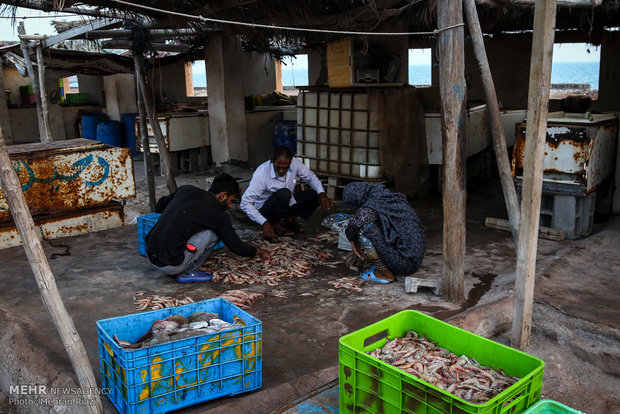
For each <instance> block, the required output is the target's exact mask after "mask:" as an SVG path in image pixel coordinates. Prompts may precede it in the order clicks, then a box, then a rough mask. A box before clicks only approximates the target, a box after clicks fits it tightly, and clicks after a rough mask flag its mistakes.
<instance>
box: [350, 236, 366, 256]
mask: <svg viewBox="0 0 620 414" xmlns="http://www.w3.org/2000/svg"><path fill="white" fill-rule="evenodd" d="M351 246H353V252H355V255H356V256H357V257H359V258H360V259H361V260H362V261H364V260H367V259H368V257H367V256H366V253H364V250H363V249H362V244H361V243H360V241H359V239H358V240H355V241H354V242H353V243H351Z"/></svg>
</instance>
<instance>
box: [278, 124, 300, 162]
mask: <svg viewBox="0 0 620 414" xmlns="http://www.w3.org/2000/svg"><path fill="white" fill-rule="evenodd" d="M273 146H274V147H278V146H283V147H289V148H290V149H291V151H292V152H293V155H295V153H297V121H277V122H276V126H275V128H274V134H273Z"/></svg>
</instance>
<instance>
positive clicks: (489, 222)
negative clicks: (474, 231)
mask: <svg viewBox="0 0 620 414" xmlns="http://www.w3.org/2000/svg"><path fill="white" fill-rule="evenodd" d="M484 225H485V227H487V228H489V229H495V230H502V231H512V225H511V224H510V221H508V220H506V219H499V218H493V217H487V218H486V219H485V220H484ZM538 238H540V239H547V240H554V241H562V240H566V232H565V231H564V230H560V229H554V228H553V227H545V226H540V227H538Z"/></svg>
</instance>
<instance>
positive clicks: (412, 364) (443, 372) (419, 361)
mask: <svg viewBox="0 0 620 414" xmlns="http://www.w3.org/2000/svg"><path fill="white" fill-rule="evenodd" d="M368 354H370V355H371V356H373V357H375V358H378V359H380V360H381V361H383V362H385V363H387V364H390V365H392V366H394V367H396V368H398V369H401V370H403V371H405V372H407V373H409V374H411V375H413V376H415V377H417V378H420V379H421V380H423V381H426V382H428V383H430V384H432V385H434V386H436V387H438V388H441V389H442V390H445V391H447V392H449V393H451V394H454V395H456V396H457V397H460V398H462V399H464V400H466V401H469V402H472V403H475V404H481V403H484V402H486V401H488V400H490V399H491V398H493V397H495V396H496V395H498V394H500V393H501V392H502V391H504V390H505V389H507V388H508V387H510V386H511V385H512V384H514V383H516V382H517V381H519V379H520V378H517V377H513V376H509V375H506V374H503V373H502V372H498V371H496V370H494V369H492V368H490V367H484V366H482V365H480V363H478V361H476V360H475V359H473V358H468V357H467V356H465V355H462V356H460V357H459V356H457V355H455V354H453V353H452V352H450V351H448V350H447V349H445V348H441V347H439V346H437V345H436V344H435V343H433V342H432V341H430V340H428V339H426V338H424V337H420V336H418V334H417V333H416V332H415V331H409V332H407V334H406V335H405V337H404V338H396V339H393V340H392V341H389V342H388V343H386V344H385V345H384V346H383V347H382V348H378V349H376V350H374V351H370V352H368Z"/></svg>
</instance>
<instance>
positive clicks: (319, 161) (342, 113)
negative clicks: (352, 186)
mask: <svg viewBox="0 0 620 414" xmlns="http://www.w3.org/2000/svg"><path fill="white" fill-rule="evenodd" d="M297 157H298V158H299V159H301V160H302V162H304V164H305V165H306V166H307V167H308V168H310V169H312V170H313V171H315V172H319V173H324V174H328V175H335V176H344V177H354V178H378V177H380V176H381V158H380V155H379V129H378V126H377V125H376V121H375V119H374V117H373V116H371V113H370V111H369V110H368V94H367V93H353V92H333V91H329V92H301V93H300V94H299V97H298V99H297Z"/></svg>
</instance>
